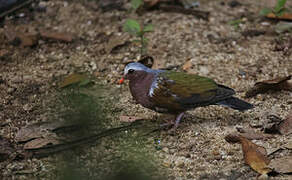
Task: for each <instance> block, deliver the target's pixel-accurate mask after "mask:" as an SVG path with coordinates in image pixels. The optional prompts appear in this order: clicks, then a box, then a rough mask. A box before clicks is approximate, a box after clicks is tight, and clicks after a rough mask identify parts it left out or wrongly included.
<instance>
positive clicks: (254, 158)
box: [240, 137, 271, 174]
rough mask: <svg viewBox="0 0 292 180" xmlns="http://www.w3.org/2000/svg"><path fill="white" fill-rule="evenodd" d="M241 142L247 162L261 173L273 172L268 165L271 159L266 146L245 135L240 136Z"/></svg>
mask: <svg viewBox="0 0 292 180" xmlns="http://www.w3.org/2000/svg"><path fill="white" fill-rule="evenodd" d="M240 142H241V145H242V151H243V154H244V161H245V163H246V164H248V165H249V166H250V167H251V168H252V169H253V170H255V171H256V172H258V173H260V174H267V173H269V172H271V169H270V168H269V167H268V164H269V161H270V160H269V159H268V157H267V152H266V150H265V148H263V147H261V146H258V145H256V144H254V143H252V142H251V141H249V140H248V139H246V138H244V137H241V138H240Z"/></svg>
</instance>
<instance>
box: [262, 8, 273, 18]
mask: <svg viewBox="0 0 292 180" xmlns="http://www.w3.org/2000/svg"><path fill="white" fill-rule="evenodd" d="M271 12H273V10H272V9H270V8H264V9H262V10H261V11H260V15H261V16H266V15H267V14H269V13H271Z"/></svg>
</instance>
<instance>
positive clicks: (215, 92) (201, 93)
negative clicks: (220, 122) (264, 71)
mask: <svg viewBox="0 0 292 180" xmlns="http://www.w3.org/2000/svg"><path fill="white" fill-rule="evenodd" d="M124 80H129V88H130V92H131V94H132V96H133V98H134V100H135V101H136V102H137V103H138V104H141V105H142V106H143V107H145V108H148V109H151V110H154V111H156V112H158V113H168V114H173V115H175V121H173V122H172V124H173V125H174V129H176V128H177V127H178V125H179V123H180V121H181V119H182V118H183V116H184V114H185V112H186V111H188V110H192V109H195V108H197V107H204V106H209V105H221V106H225V107H229V108H232V109H235V110H239V111H245V110H248V109H252V108H253V107H254V106H253V105H252V104H250V103H248V102H246V101H243V100H241V99H239V98H237V97H234V95H235V91H234V90H233V89H232V88H229V87H227V86H224V85H221V84H217V83H216V82H215V81H214V80H212V79H210V78H208V77H203V76H199V75H195V74H188V73H185V72H177V71H170V70H159V69H151V68H149V67H146V66H145V65H143V64H141V63H139V62H131V63H128V64H127V65H126V66H125V68H124V75H123V77H122V78H121V79H120V81H119V83H120V84H122V83H123V82H124Z"/></svg>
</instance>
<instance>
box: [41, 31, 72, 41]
mask: <svg viewBox="0 0 292 180" xmlns="http://www.w3.org/2000/svg"><path fill="white" fill-rule="evenodd" d="M40 36H41V37H42V38H44V39H50V40H55V41H62V42H68V43H69V42H72V41H73V39H74V36H73V35H72V34H71V33H68V32H53V31H40Z"/></svg>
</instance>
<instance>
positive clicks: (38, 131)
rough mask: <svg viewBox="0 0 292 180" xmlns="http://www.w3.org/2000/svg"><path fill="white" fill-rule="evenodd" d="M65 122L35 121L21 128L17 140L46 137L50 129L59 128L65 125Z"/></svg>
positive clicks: (23, 140)
mask: <svg viewBox="0 0 292 180" xmlns="http://www.w3.org/2000/svg"><path fill="white" fill-rule="evenodd" d="M63 126H64V125H63V123H61V122H54V123H49V122H43V123H35V124H31V125H28V126H25V127H23V128H21V129H20V130H19V131H18V132H17V134H16V136H15V141H16V142H25V141H29V140H31V139H36V138H40V137H45V136H47V135H49V134H50V131H52V130H54V129H57V128H59V127H63Z"/></svg>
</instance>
